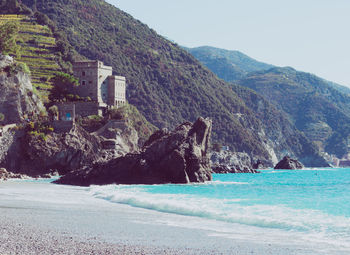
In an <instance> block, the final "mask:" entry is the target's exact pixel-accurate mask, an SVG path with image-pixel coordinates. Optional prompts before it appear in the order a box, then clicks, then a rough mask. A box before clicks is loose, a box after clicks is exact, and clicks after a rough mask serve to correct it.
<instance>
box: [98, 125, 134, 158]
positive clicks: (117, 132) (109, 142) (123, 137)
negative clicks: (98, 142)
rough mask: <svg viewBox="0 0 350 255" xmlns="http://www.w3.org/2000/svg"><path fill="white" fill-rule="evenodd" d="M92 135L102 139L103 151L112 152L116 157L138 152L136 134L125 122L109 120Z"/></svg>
mask: <svg viewBox="0 0 350 255" xmlns="http://www.w3.org/2000/svg"><path fill="white" fill-rule="evenodd" d="M93 134H94V135H96V136H99V137H101V138H102V145H103V148H104V149H105V150H114V151H115V152H116V153H117V154H118V156H124V155H126V154H127V153H134V152H137V151H138V150H139V146H138V141H139V136H138V133H137V131H136V130H135V129H134V128H133V127H131V126H130V125H129V124H128V122H127V121H124V120H123V121H118V120H110V121H108V123H107V124H106V125H104V126H103V127H102V128H100V129H99V130H97V131H96V132H94V133H93Z"/></svg>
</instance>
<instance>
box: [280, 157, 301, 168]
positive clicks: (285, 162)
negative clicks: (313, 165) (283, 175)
mask: <svg viewBox="0 0 350 255" xmlns="http://www.w3.org/2000/svg"><path fill="white" fill-rule="evenodd" d="M303 167H304V166H303V164H301V163H300V162H299V161H298V160H296V159H292V158H290V157H289V156H285V157H284V158H283V159H282V160H281V161H280V162H278V164H277V165H276V166H275V169H302V168H303Z"/></svg>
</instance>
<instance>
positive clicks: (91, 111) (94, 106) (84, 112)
mask: <svg viewBox="0 0 350 255" xmlns="http://www.w3.org/2000/svg"><path fill="white" fill-rule="evenodd" d="M102 108H103V107H100V105H99V104H98V103H96V102H75V114H76V115H80V116H81V117H86V116H90V115H102Z"/></svg>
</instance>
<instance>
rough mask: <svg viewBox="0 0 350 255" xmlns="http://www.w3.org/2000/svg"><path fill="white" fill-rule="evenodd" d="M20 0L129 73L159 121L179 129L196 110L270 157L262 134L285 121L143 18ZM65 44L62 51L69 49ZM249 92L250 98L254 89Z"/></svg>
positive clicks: (136, 96)
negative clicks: (260, 112)
mask: <svg viewBox="0 0 350 255" xmlns="http://www.w3.org/2000/svg"><path fill="white" fill-rule="evenodd" d="M21 2H22V3H23V4H25V5H27V6H28V7H30V8H31V9H32V10H36V11H38V12H40V13H43V14H45V15H47V17H48V18H49V19H50V20H52V21H53V22H54V23H55V24H56V28H57V30H62V31H63V32H64V34H65V36H66V37H65V38H66V39H67V40H68V41H69V44H70V45H72V47H73V48H74V50H75V51H77V52H78V53H79V54H80V55H81V56H84V57H86V58H89V59H99V60H102V61H104V63H105V64H107V65H112V66H113V69H114V70H115V72H116V73H117V74H119V75H124V76H126V78H127V83H128V88H127V93H128V95H127V96H128V99H129V102H130V103H131V104H132V105H135V106H136V107H137V108H138V109H139V110H140V112H141V113H142V114H143V115H144V116H146V118H147V119H148V120H150V121H151V122H152V123H154V124H155V125H156V126H158V127H160V128H162V127H168V128H173V127H174V126H175V125H178V124H179V123H181V122H183V121H186V120H189V121H194V120H195V119H196V118H197V117H198V116H204V117H211V118H212V119H213V123H214V127H213V140H214V141H216V142H218V143H223V144H227V145H229V146H230V147H231V148H233V149H235V150H237V151H245V152H248V153H250V154H251V155H254V156H256V157H260V158H267V157H269V156H268V155H269V153H268V151H267V150H266V147H265V145H264V144H263V141H262V140H261V138H260V136H259V132H260V130H261V129H266V128H267V127H268V126H270V125H276V126H277V125H278V122H279V121H280V120H279V119H278V118H275V119H273V118H272V119H271V121H273V123H272V124H271V123H269V124H268V125H267V123H265V122H264V120H263V119H262V120H261V119H258V118H257V114H256V113H255V112H254V110H253V109H250V108H249V107H248V105H247V104H246V103H245V102H244V101H243V100H242V99H241V98H240V96H239V95H238V94H237V93H236V92H235V91H233V89H232V87H231V86H230V85H229V84H227V83H225V82H223V81H222V80H219V79H218V78H217V77H216V76H215V75H214V74H213V73H211V72H210V71H209V70H208V69H206V68H205V67H203V66H202V65H201V64H200V63H199V62H198V61H197V60H196V59H195V58H194V57H193V56H192V55H190V54H189V53H187V52H186V51H185V50H184V49H182V48H180V47H179V46H178V45H176V44H175V43H172V42H170V41H168V40H166V39H164V38H163V37H161V36H159V35H157V34H156V33H155V31H153V30H152V29H149V28H148V27H147V26H146V25H144V24H142V23H141V22H140V21H138V20H135V19H133V18H132V17H131V16H130V15H128V14H126V13H124V12H122V11H120V10H119V9H117V8H115V7H114V6H112V5H110V4H107V3H106V2H105V1H102V0H86V1H74V0H55V1H53V0H47V1H40V2H39V1H31V0H22V1H21ZM102 14H103V15H102ZM43 20H44V22H47V19H46V18H43ZM52 30H53V29H52ZM54 33H56V30H55V32H54ZM63 37H64V36H63ZM55 38H56V40H57V37H55ZM63 41H64V40H63ZM64 42H67V41H64ZM63 44H64V43H63ZM63 44H62V45H60V46H59V47H60V48H62V52H69V51H70V49H69V46H67V44H64V45H63ZM242 93H243V92H242ZM244 93H246V94H247V97H248V98H249V97H250V96H249V95H250V93H252V92H251V91H250V90H247V91H245V92H244ZM251 97H253V96H251ZM266 107H269V106H268V104H267V105H266ZM239 116H243V117H242V118H241V117H239ZM282 132H283V130H282ZM291 132H292V131H291ZM300 139H306V138H305V137H304V138H300ZM305 143H307V142H305ZM314 152H315V151H314Z"/></svg>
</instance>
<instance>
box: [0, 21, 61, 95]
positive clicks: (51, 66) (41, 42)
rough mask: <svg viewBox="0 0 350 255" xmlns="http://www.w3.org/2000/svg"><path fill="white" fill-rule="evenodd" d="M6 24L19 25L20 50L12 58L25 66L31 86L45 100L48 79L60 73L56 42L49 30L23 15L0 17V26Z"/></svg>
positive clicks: (49, 86)
mask: <svg viewBox="0 0 350 255" xmlns="http://www.w3.org/2000/svg"><path fill="white" fill-rule="evenodd" d="M6 22H16V23H18V24H19V35H18V37H17V41H18V42H17V43H18V44H19V45H20V46H21V50H20V54H19V55H18V56H14V57H15V59H16V60H17V61H19V62H24V63H26V64H27V66H28V67H29V69H30V73H31V80H32V83H33V86H34V87H35V88H36V89H37V90H38V91H39V93H40V94H41V95H42V97H43V98H44V99H47V96H48V91H47V90H48V89H49V88H51V86H52V84H51V82H50V78H51V77H52V76H53V75H54V74H55V73H56V72H57V71H61V67H60V66H59V65H58V64H57V49H56V42H55V38H54V37H53V34H52V32H51V30H50V29H49V28H48V27H47V26H42V25H39V24H37V22H36V20H35V19H34V18H32V17H29V16H25V15H14V14H12V15H0V25H1V24H4V23H6Z"/></svg>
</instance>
